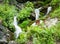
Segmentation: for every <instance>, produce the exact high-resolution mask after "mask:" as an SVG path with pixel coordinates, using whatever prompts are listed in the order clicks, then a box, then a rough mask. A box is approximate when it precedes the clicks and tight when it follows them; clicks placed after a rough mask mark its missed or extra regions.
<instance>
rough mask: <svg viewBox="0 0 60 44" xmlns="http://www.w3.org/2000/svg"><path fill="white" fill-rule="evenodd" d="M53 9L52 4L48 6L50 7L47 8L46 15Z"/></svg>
mask: <svg viewBox="0 0 60 44" xmlns="http://www.w3.org/2000/svg"><path fill="white" fill-rule="evenodd" d="M51 10H52V7H51V6H50V7H48V8H47V13H46V15H48V14H49V12H50V11H51Z"/></svg>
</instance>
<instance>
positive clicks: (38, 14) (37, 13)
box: [32, 7, 42, 26]
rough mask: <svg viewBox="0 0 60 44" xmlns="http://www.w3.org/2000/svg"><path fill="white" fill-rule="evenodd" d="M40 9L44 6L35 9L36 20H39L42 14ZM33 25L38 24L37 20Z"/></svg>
mask: <svg viewBox="0 0 60 44" xmlns="http://www.w3.org/2000/svg"><path fill="white" fill-rule="evenodd" d="M40 9H42V7H40V8H38V9H35V15H36V17H35V18H36V20H39V16H40ZM32 26H36V22H34V23H33V24H32Z"/></svg>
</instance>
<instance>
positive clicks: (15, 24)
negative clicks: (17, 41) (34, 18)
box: [13, 16, 22, 38]
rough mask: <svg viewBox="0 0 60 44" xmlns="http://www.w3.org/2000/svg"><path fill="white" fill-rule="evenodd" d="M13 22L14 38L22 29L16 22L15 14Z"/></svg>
mask: <svg viewBox="0 0 60 44" xmlns="http://www.w3.org/2000/svg"><path fill="white" fill-rule="evenodd" d="M13 24H14V26H15V35H16V38H18V36H19V34H20V33H21V32H22V29H21V28H20V27H19V26H18V24H17V17H16V16H14V22H13Z"/></svg>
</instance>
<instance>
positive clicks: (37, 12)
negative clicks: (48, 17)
mask: <svg viewBox="0 0 60 44" xmlns="http://www.w3.org/2000/svg"><path fill="white" fill-rule="evenodd" d="M41 8H42V7H40V8H38V9H35V15H36V17H35V18H36V20H38V19H39V16H40V9H41Z"/></svg>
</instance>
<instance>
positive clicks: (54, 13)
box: [50, 7, 60, 18]
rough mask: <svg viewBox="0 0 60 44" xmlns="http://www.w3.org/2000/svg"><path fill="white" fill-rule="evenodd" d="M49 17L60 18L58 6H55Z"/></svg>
mask: <svg viewBox="0 0 60 44" xmlns="http://www.w3.org/2000/svg"><path fill="white" fill-rule="evenodd" d="M50 16H51V17H57V18H60V7H58V8H56V9H55V10H54V11H53V12H52V13H51V14H50Z"/></svg>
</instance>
